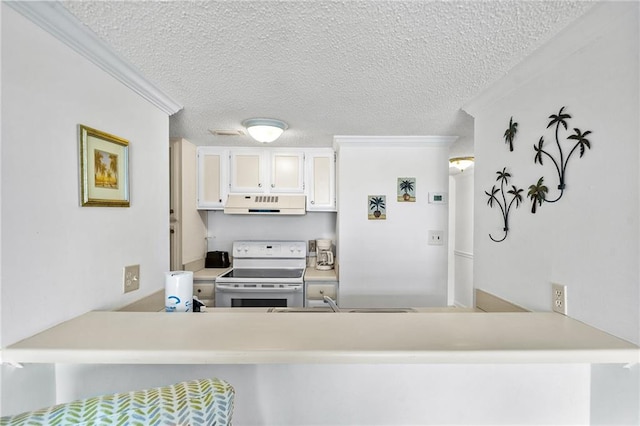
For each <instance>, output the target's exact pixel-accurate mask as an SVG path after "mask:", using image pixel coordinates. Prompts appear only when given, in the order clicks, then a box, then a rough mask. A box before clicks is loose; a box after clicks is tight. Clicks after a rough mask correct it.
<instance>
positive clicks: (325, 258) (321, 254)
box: [316, 240, 334, 271]
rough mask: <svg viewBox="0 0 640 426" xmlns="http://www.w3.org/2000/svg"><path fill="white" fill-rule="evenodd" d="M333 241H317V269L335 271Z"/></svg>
mask: <svg viewBox="0 0 640 426" xmlns="http://www.w3.org/2000/svg"><path fill="white" fill-rule="evenodd" d="M331 248H332V244H331V240H316V269H317V270H319V271H328V270H330V269H333V264H334V256H333V251H332V249H331Z"/></svg>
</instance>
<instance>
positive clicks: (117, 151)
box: [79, 125, 129, 207]
mask: <svg viewBox="0 0 640 426" xmlns="http://www.w3.org/2000/svg"><path fill="white" fill-rule="evenodd" d="M79 132H80V179H81V184H80V186H81V193H82V194H81V195H82V199H81V204H82V206H83V207H89V206H98V207H99V206H103V207H129V141H127V140H125V139H122V138H119V137H117V136H113V135H110V134H108V133H105V132H101V131H100V130H96V129H92V128H91V127H87V126H83V125H80V126H79Z"/></svg>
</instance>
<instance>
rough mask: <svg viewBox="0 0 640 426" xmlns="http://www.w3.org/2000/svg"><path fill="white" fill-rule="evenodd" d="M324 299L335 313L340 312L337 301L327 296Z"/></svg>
mask: <svg viewBox="0 0 640 426" xmlns="http://www.w3.org/2000/svg"><path fill="white" fill-rule="evenodd" d="M322 298H323V299H324V303H326V304H328V305H329V307H330V308H331V310H332V311H333V312H340V308H338V305H337V304H336V301H335V300H333V299H332V298H330V297H329V296H327V295H325V296H323V297H322Z"/></svg>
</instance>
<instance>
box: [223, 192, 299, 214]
mask: <svg viewBox="0 0 640 426" xmlns="http://www.w3.org/2000/svg"><path fill="white" fill-rule="evenodd" d="M224 212H225V213H226V214H272V215H303V214H306V213H307V212H306V199H305V196H304V195H298V194H256V195H248V194H230V195H229V197H228V198H227V203H226V204H225V205H224Z"/></svg>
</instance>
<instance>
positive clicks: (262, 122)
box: [242, 118, 289, 143]
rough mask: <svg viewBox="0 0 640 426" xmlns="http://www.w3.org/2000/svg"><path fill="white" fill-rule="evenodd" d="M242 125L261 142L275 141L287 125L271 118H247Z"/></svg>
mask: <svg viewBox="0 0 640 426" xmlns="http://www.w3.org/2000/svg"><path fill="white" fill-rule="evenodd" d="M242 125H243V126H244V127H246V128H247V131H248V132H249V134H250V135H251V137H252V138H254V139H255V140H257V141H258V142H263V143H269V142H273V141H275V140H276V139H278V138H279V137H280V135H281V134H282V133H283V132H284V131H285V130H286V129H287V128H288V127H289V126H287V123H285V122H284V121H281V120H276V119H273V118H249V119H248V120H244V121H243V122H242Z"/></svg>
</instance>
